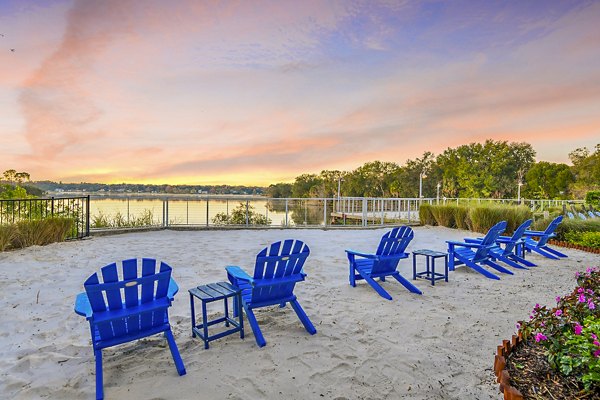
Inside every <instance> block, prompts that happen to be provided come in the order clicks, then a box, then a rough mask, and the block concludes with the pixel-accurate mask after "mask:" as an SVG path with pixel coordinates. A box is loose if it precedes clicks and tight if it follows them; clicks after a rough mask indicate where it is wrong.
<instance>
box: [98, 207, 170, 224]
mask: <svg viewBox="0 0 600 400" xmlns="http://www.w3.org/2000/svg"><path fill="white" fill-rule="evenodd" d="M152 225H158V221H155V220H154V213H153V212H152V210H149V209H145V210H143V211H142V212H141V214H140V215H137V216H136V215H129V218H127V217H126V216H125V215H123V214H121V212H120V211H117V213H116V214H115V215H114V216H112V215H110V214H108V215H107V214H104V213H103V212H102V211H98V214H96V215H93V216H92V218H91V222H90V226H91V227H92V228H130V227H142V226H152Z"/></svg>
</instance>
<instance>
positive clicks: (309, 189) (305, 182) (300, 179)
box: [292, 174, 321, 197]
mask: <svg viewBox="0 0 600 400" xmlns="http://www.w3.org/2000/svg"><path fill="white" fill-rule="evenodd" d="M320 184H321V179H320V178H319V177H318V176H317V175H315V174H302V175H300V176H297V177H296V180H295V181H294V184H293V185H292V197H311V195H312V193H315V192H316V191H318V186H319V185H320ZM315 197H316V196H315Z"/></svg>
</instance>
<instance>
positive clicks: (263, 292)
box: [225, 239, 317, 347]
mask: <svg viewBox="0 0 600 400" xmlns="http://www.w3.org/2000/svg"><path fill="white" fill-rule="evenodd" d="M309 254H310V249H309V248H308V246H307V245H306V244H304V242H301V241H300V240H292V239H288V240H286V241H284V242H276V243H273V244H271V245H270V246H269V247H265V248H264V249H263V250H262V251H261V252H260V253H258V255H257V256H256V264H255V266H254V276H253V277H251V276H250V275H248V274H247V273H246V272H244V270H242V269H241V268H240V267H237V266H227V267H225V269H226V270H227V277H228V278H229V281H230V282H231V284H232V285H234V286H236V287H239V288H240V289H241V290H242V306H243V307H244V311H245V312H246V316H247V317H248V322H249V323H250V327H252V332H254V337H255V338H256V344H258V346H259V347H263V346H264V345H265V344H267V342H266V340H265V338H264V336H263V334H262V332H261V331H260V327H259V326H258V321H257V320H256V317H255V316H254V311H252V310H253V309H255V308H259V307H266V306H272V305H275V304H279V305H280V307H284V306H285V305H286V303H290V304H291V305H292V308H293V309H294V311H295V312H296V314H297V315H298V318H300V321H301V322H302V324H303V325H304V327H305V328H306V330H307V331H308V333H310V334H311V335H314V334H315V333H317V330H316V329H315V327H314V325H313V324H312V322H310V319H308V316H307V315H306V313H305V312H304V310H303V309H302V307H300V304H299V303H298V300H297V299H296V296H295V295H294V287H295V286H296V283H297V282H301V281H303V280H304V278H305V277H306V274H305V273H304V271H303V270H302V267H303V266H304V263H305V262H306V258H307V257H308V255H309ZM237 309H238V307H237V303H236V304H235V305H234V310H237ZM235 316H237V315H235Z"/></svg>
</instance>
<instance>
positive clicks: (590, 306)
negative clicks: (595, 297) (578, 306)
mask: <svg viewBox="0 0 600 400" xmlns="http://www.w3.org/2000/svg"><path fill="white" fill-rule="evenodd" d="M588 307H589V309H590V310H593V309H594V308H596V305H595V304H594V302H593V301H591V300H590V302H589V303H588Z"/></svg>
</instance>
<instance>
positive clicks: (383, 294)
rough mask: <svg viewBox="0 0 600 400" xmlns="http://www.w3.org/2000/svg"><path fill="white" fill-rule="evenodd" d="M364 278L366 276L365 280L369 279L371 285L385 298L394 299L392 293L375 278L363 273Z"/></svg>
mask: <svg viewBox="0 0 600 400" xmlns="http://www.w3.org/2000/svg"><path fill="white" fill-rule="evenodd" d="M363 278H365V281H367V283H368V284H369V285H371V287H372V288H373V289H375V291H376V292H377V293H379V295H380V296H381V297H383V298H384V299H388V300H392V296H390V294H389V293H388V292H386V291H385V289H384V288H382V287H381V286H380V285H379V283H377V282H375V280H374V279H373V278H371V277H370V276H368V275H363Z"/></svg>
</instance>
